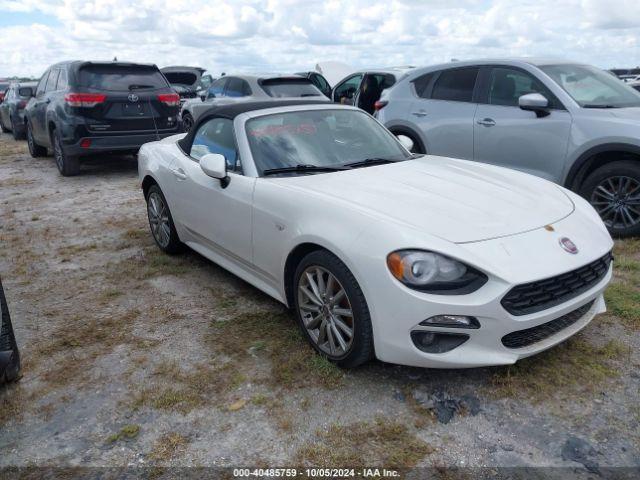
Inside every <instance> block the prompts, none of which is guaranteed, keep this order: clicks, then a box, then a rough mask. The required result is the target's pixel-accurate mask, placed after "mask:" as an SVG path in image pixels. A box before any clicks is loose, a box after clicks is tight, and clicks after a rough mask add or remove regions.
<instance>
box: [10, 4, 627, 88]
mask: <svg viewBox="0 0 640 480" xmlns="http://www.w3.org/2000/svg"><path fill="white" fill-rule="evenodd" d="M114 56H117V57H118V59H119V60H131V61H141V62H153V63H156V64H158V65H159V66H160V67H162V66H166V65H171V64H174V65H175V64H181V65H185V64H187V65H199V66H203V67H205V68H208V69H211V70H212V71H213V72H214V73H219V72H222V71H225V72H292V71H298V70H310V69H313V67H314V65H315V64H316V62H318V61H323V60H325V61H326V60H341V61H344V62H346V63H349V64H351V65H353V66H355V67H366V66H369V67H371V66H391V65H407V64H413V65H427V64H432V63H439V62H447V61H449V60H451V59H452V58H457V59H471V58H479V57H489V56H491V57H494V56H553V57H562V58H569V59H574V60H578V61H583V62H588V63H592V64H595V65H598V66H600V67H603V68H611V67H614V66H618V67H630V66H636V65H640V3H639V0H557V1H549V0H424V1H421V0H363V1H361V0H343V1H334V0H321V1H317V0H316V1H304V0H209V1H199V0H143V1H138V2H135V1H129V0H93V1H92V0H48V1H42V0H0V77H2V76H9V75H32V76H40V75H41V74H42V72H43V70H44V69H45V68H46V67H47V66H48V65H50V64H52V63H55V62H58V61H61V60H66V59H94V60H111V59H112V58H113V57H114Z"/></svg>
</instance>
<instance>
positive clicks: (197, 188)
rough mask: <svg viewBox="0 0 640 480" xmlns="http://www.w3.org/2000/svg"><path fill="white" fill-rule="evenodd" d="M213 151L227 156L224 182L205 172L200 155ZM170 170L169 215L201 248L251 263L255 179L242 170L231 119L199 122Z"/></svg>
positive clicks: (239, 261) (237, 260) (241, 261)
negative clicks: (187, 146) (188, 147)
mask: <svg viewBox="0 0 640 480" xmlns="http://www.w3.org/2000/svg"><path fill="white" fill-rule="evenodd" d="M208 153H219V154H222V155H224V156H225V158H226V159H227V168H228V172H229V177H230V182H229V184H228V185H227V186H226V188H224V187H223V186H222V184H221V182H220V180H218V179H215V178H211V177H209V176H207V175H206V174H205V173H204V172H203V171H202V169H201V168H200V164H199V161H200V159H201V158H202V157H203V156H204V155H206V154H208ZM171 169H172V170H171V173H172V174H173V195H172V198H173V207H172V208H174V212H173V215H174V217H175V219H176V220H177V221H178V222H180V223H181V224H182V226H183V227H184V228H186V229H187V231H188V233H189V236H190V237H192V238H193V239H194V241H195V242H196V243H198V244H199V245H201V246H202V247H204V248H206V249H208V250H211V251H213V252H214V253H217V254H219V255H223V256H225V257H227V258H229V259H231V260H233V261H235V262H238V263H245V264H251V262H252V254H253V251H252V240H251V222H252V217H251V210H252V200H253V187H254V183H255V178H251V177H245V176H244V175H242V168H241V165H240V161H239V158H238V149H237V147H236V142H235V135H234V131H233V121H232V120H230V119H227V118H213V119H211V120H208V121H206V122H205V123H203V124H202V125H200V126H199V128H198V131H197V132H196V133H195V136H194V141H193V145H192V146H191V151H190V152H189V154H188V155H182V156H179V157H178V158H177V159H176V161H175V162H174V163H173V165H172V167H171Z"/></svg>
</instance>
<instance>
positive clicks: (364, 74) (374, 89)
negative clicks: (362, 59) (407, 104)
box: [331, 67, 413, 114]
mask: <svg viewBox="0 0 640 480" xmlns="http://www.w3.org/2000/svg"><path fill="white" fill-rule="evenodd" d="M412 68H413V67H396V68H387V69H380V70H362V71H360V72H354V73H352V74H351V75H349V76H347V77H346V78H343V79H342V80H341V81H339V82H338V83H337V84H336V85H335V87H333V91H332V93H331V99H332V100H333V101H334V102H336V103H341V104H343V105H355V106H356V107H360V108H361V109H363V110H364V111H365V112H367V113H371V114H373V112H374V111H375V103H376V102H377V101H378V100H379V99H380V95H381V94H382V91H383V90H384V89H386V88H391V87H392V86H393V85H395V83H396V82H397V81H398V80H399V79H401V78H402V77H404V76H405V75H406V74H407V73H408V72H410V71H411V69H412Z"/></svg>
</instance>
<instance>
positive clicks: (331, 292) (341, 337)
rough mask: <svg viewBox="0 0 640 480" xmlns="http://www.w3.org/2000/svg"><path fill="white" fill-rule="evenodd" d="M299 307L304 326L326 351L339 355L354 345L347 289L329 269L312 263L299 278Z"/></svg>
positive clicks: (353, 324) (321, 348)
mask: <svg viewBox="0 0 640 480" xmlns="http://www.w3.org/2000/svg"><path fill="white" fill-rule="evenodd" d="M298 309H299V313H300V317H301V318H302V321H303V323H304V327H305V329H306V330H307V333H308V334H309V337H311V339H312V340H313V342H314V343H315V344H316V346H317V347H318V348H319V349H320V350H321V351H322V352H324V353H325V354H327V355H329V356H331V357H334V358H339V357H343V356H344V355H346V354H347V353H348V352H349V350H350V349H351V346H352V344H353V339H354V326H355V323H354V318H353V309H352V308H351V302H350V300H349V297H348V296H347V292H346V291H345V289H344V287H343V286H342V285H341V284H340V282H339V281H338V279H337V278H336V277H335V276H334V275H333V274H332V273H331V272H330V271H329V270H327V269H325V268H323V267H320V266H317V265H312V266H310V267H308V268H307V269H305V270H304V272H302V275H301V276H300V280H299V281H298Z"/></svg>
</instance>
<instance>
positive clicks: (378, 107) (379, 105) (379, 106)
mask: <svg viewBox="0 0 640 480" xmlns="http://www.w3.org/2000/svg"><path fill="white" fill-rule="evenodd" d="M388 103H389V102H387V101H386V100H378V101H377V102H376V103H374V104H373V108H374V109H375V110H376V112H377V111H378V110H382V109H383V108H384V107H386V106H387V104H388Z"/></svg>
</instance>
